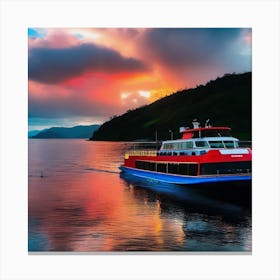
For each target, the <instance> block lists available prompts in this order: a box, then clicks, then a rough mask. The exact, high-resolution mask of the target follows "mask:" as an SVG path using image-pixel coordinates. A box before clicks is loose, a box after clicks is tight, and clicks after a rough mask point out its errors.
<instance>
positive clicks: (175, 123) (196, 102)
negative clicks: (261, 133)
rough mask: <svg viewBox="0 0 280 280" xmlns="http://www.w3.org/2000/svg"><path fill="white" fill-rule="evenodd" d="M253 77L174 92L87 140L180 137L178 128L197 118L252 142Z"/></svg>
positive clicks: (241, 76)
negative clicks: (209, 121)
mask: <svg viewBox="0 0 280 280" xmlns="http://www.w3.org/2000/svg"><path fill="white" fill-rule="evenodd" d="M251 80H252V74H251V73H244V74H231V75H229V74H227V75H225V76H223V77H222V78H217V79H216V80H215V81H210V82H208V83H207V84H206V85H201V86H198V87H196V88H194V89H187V90H182V91H179V92H176V93H174V94H172V95H170V96H167V97H165V98H162V99H160V100H158V101H156V102H154V103H152V104H149V105H147V106H143V107H140V108H137V109H135V110H131V111H128V112H127V113H125V114H123V115H121V116H117V117H115V118H114V119H112V120H110V121H108V122H106V123H104V124H103V125H102V126H101V127H100V128H99V129H98V130H97V131H95V132H94V133H93V136H92V137H91V139H90V140H110V141H132V140H136V139H145V140H155V131H157V134H158V139H159V140H165V139H170V133H169V130H172V131H173V133H174V138H177V137H179V127H180V126H187V125H188V124H190V122H191V120H192V119H194V118H198V119H199V120H200V122H201V124H202V125H203V124H204V122H205V120H206V119H207V118H210V119H211V123H212V125H215V126H219V125H221V126H230V127H231V128H232V134H233V135H234V136H236V137H238V138H240V139H241V140H250V139H251V122H252V117H251V115H252V108H251V106H252V94H251V91H252V86H251Z"/></svg>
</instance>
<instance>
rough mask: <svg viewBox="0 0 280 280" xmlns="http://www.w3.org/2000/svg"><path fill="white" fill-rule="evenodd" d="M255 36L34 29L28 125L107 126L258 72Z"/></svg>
mask: <svg viewBox="0 0 280 280" xmlns="http://www.w3.org/2000/svg"><path fill="white" fill-rule="evenodd" d="M251 38H252V34H251V29H245V28H241V29H239V28H177V29H173V28H139V29H135V28H63V29H62V28H56V29H45V28H29V29H28V78H29V81H28V91H29V92H28V99H29V102H28V122H29V130H34V129H43V128H48V127H52V126H74V125H79V124H83V125H88V124H101V123H103V122H104V121H107V120H109V119H110V117H111V116H113V115H120V114H122V113H124V112H126V111H127V110H128V109H133V108H137V107H139V106H141V105H144V104H149V103H151V102H153V101H155V100H156V99H158V98H161V97H163V96H166V95H167V94H171V93H173V92H176V91H177V90H180V89H183V88H191V87H196V86H197V85H200V84H205V83H206V82H207V81H209V80H211V79H216V78H217V77H218V76H223V75H224V74H225V73H232V72H236V73H243V72H247V71H251V58H252V39H251Z"/></svg>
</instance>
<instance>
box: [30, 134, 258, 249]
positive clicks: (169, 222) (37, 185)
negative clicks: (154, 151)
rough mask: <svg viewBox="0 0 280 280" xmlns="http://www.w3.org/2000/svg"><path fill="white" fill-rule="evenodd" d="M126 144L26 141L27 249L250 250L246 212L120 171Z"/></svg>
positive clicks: (128, 145) (186, 189)
mask: <svg viewBox="0 0 280 280" xmlns="http://www.w3.org/2000/svg"><path fill="white" fill-rule="evenodd" d="M130 146H131V144H129V143H114V142H91V141H85V140H80V139H73V140H72V139H71V140H65V139H51V140H44V139H30V140H29V186H28V208H29V216H28V225H29V227H28V239H29V240H28V247H29V251H59V252H61V251H62V252H65V251H67V252H104V251H153V252H154V251H206V252H209V251H218V252H224V251H237V252H244V251H251V247H252V241H251V213H250V211H249V209H248V208H247V207H243V206H240V205H238V204H234V203H228V202H223V201H216V200H212V199H210V198H208V197H206V196H204V195H201V194H200V193H196V192H194V191H193V190H189V189H188V188H186V187H182V186H175V185H171V184H163V183H157V182H154V181H149V180H144V179H138V178H135V177H130V176H127V175H122V174H120V173H119V168H118V167H119V166H120V164H121V163H122V160H123V154H124V151H125V150H127V149H128V148H129V147H130Z"/></svg>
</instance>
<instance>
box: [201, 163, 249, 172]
mask: <svg viewBox="0 0 280 280" xmlns="http://www.w3.org/2000/svg"><path fill="white" fill-rule="evenodd" d="M251 172H252V162H251V161H239V162H218V163H203V164H201V165H200V174H201V175H213V174H241V173H251Z"/></svg>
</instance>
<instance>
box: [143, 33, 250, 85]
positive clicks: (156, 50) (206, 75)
mask: <svg viewBox="0 0 280 280" xmlns="http://www.w3.org/2000/svg"><path fill="white" fill-rule="evenodd" d="M246 30H247V32H245V33H246V36H247V37H248V33H249V34H250V33H251V30H250V29H246ZM245 33H244V29H239V28H156V29H147V30H146V32H145V33H144V36H143V38H142V45H141V51H142V54H143V56H145V57H146V59H149V60H150V61H154V62H155V64H157V67H158V68H159V69H160V70H159V71H161V72H162V74H163V75H164V76H166V77H169V78H170V80H173V81H176V83H177V84H178V86H179V87H180V85H181V86H195V85H196V84H197V83H198V84H199V83H202V82H206V81H207V80H209V79H213V78H216V77H217V76H219V75H222V74H224V73H227V72H242V71H250V70H251V56H250V53H248V52H247V55H246V56H244V52H243V54H242V53H241V52H240V50H241V49H242V48H243V47H244V42H245V40H244V38H243V37H244V34H245ZM250 47H251V46H250ZM154 67H155V66H154Z"/></svg>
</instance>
